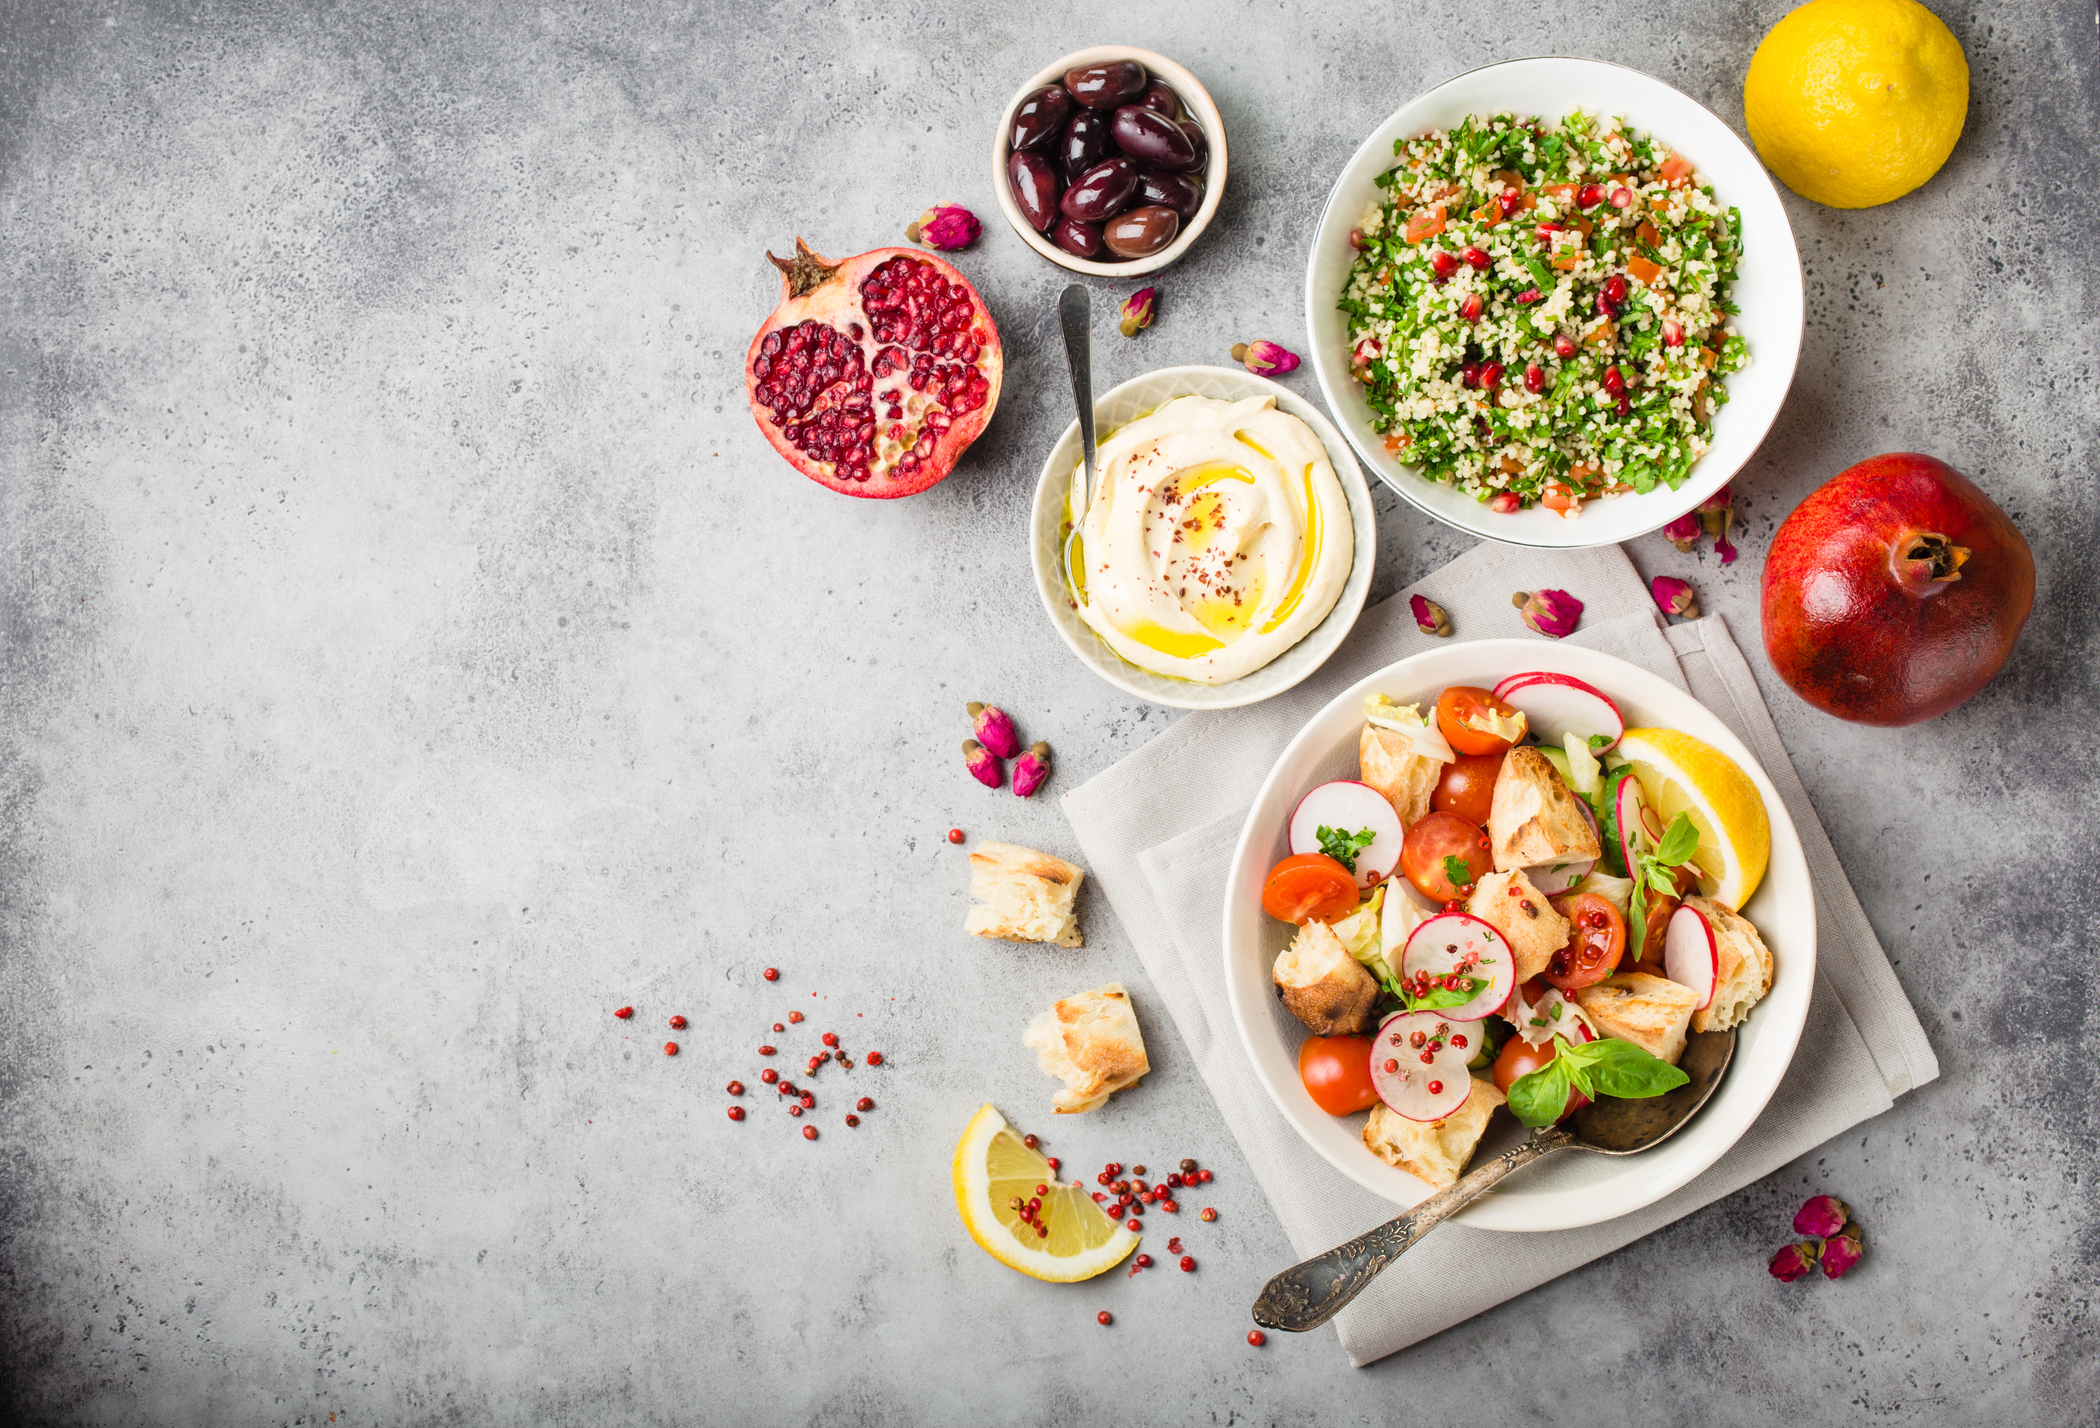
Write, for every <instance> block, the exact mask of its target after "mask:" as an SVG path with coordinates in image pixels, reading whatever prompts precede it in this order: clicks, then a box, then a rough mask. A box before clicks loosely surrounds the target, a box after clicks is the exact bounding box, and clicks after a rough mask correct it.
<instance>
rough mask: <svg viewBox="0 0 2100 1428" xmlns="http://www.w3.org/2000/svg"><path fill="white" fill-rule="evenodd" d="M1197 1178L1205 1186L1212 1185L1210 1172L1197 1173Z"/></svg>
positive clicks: (1201, 1171) (1200, 1171)
mask: <svg viewBox="0 0 2100 1428" xmlns="http://www.w3.org/2000/svg"><path fill="white" fill-rule="evenodd" d="M1196 1178H1197V1179H1198V1180H1200V1181H1202V1182H1203V1183H1204V1184H1205V1185H1208V1184H1210V1172H1209V1171H1208V1170H1199V1171H1197V1172H1196Z"/></svg>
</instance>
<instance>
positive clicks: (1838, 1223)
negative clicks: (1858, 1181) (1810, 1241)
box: [1794, 1195, 1852, 1240]
mask: <svg viewBox="0 0 2100 1428" xmlns="http://www.w3.org/2000/svg"><path fill="white" fill-rule="evenodd" d="M1851 1218H1852V1212H1851V1211H1850V1210H1848V1209H1846V1208H1845V1202H1844V1201H1843V1200H1840V1199H1838V1198H1837V1197H1836V1196H1835V1195H1818V1196H1816V1197H1814V1198H1813V1199H1811V1200H1810V1201H1809V1202H1808V1203H1807V1204H1806V1205H1803V1206H1802V1207H1801V1208H1800V1209H1798V1210H1796V1211H1795V1212H1794V1233H1795V1234H1797V1235H1813V1236H1814V1237H1815V1238H1817V1239H1819V1240H1826V1239H1829V1238H1830V1237H1831V1236H1832V1235H1834V1234H1837V1233H1838V1232H1839V1231H1841V1230H1843V1229H1844V1228H1845V1221H1847V1220H1849V1219H1851Z"/></svg>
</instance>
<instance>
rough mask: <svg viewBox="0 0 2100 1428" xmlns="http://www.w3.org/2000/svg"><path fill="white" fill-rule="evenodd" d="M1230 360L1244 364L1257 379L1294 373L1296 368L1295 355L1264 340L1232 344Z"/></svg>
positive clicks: (1276, 344)
mask: <svg viewBox="0 0 2100 1428" xmlns="http://www.w3.org/2000/svg"><path fill="white" fill-rule="evenodd" d="M1232 360H1233V361H1235V362H1239V363H1242V364H1244V365H1245V366H1246V368H1247V370H1248V371H1250V372H1252V373H1253V374H1254V375H1255V376H1257V377H1273V376H1275V375H1276V374H1277V373H1279V372H1292V371H1296V370H1297V367H1298V354H1297V353H1295V352H1293V351H1291V349H1290V348H1288V347H1284V346H1281V345H1279V344H1278V343H1274V342H1270V341H1268V340H1266V339H1264V340H1262V341H1259V342H1235V343H1233V344H1232Z"/></svg>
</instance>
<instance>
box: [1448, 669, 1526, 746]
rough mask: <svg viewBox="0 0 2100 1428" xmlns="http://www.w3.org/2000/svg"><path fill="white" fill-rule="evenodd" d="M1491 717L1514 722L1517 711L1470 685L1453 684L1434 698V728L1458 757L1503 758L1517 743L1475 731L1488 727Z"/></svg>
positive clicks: (1497, 735)
mask: <svg viewBox="0 0 2100 1428" xmlns="http://www.w3.org/2000/svg"><path fill="white" fill-rule="evenodd" d="M1490 713H1494V714H1499V715H1501V716H1502V717H1503V718H1505V719H1513V718H1515V717H1516V713H1517V711H1516V710H1514V709H1512V708H1510V707H1509V706H1508V705H1507V704H1504V703H1503V702H1502V701H1501V700H1499V699H1497V698H1496V697H1495V696H1494V695H1493V694H1491V693H1489V692H1488V691H1487V690H1485V689H1482V688H1480V687H1479V686H1477V685H1472V684H1454V685H1452V686H1451V687H1450V688H1449V689H1447V690H1445V691H1444V692H1443V693H1442V694H1439V695H1438V696H1437V697H1436V726H1437V728H1439V729H1441V730H1443V731H1444V737H1445V738H1446V739H1448V740H1450V742H1451V747H1452V748H1453V749H1455V750H1457V751H1458V752H1459V753H1461V754H1506V753H1508V752H1509V748H1510V745H1512V744H1514V743H1516V739H1505V738H1503V737H1502V736H1501V735H1500V734H1494V733H1490V732H1489V731H1488V730H1486V729H1484V728H1475V727H1474V725H1475V724H1485V723H1487V722H1488V715H1489V714H1490ZM1519 737H1522V736H1521V735H1519Z"/></svg>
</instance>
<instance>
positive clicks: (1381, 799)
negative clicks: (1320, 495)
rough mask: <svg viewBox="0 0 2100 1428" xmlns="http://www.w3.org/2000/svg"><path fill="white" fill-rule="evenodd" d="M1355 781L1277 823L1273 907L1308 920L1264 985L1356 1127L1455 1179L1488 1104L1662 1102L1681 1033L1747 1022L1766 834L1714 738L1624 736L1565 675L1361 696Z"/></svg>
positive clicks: (1326, 1101)
mask: <svg viewBox="0 0 2100 1428" xmlns="http://www.w3.org/2000/svg"><path fill="white" fill-rule="evenodd" d="M1358 762H1359V765H1360V774H1361V777H1360V779H1357V780H1338V781H1336V782H1332V783H1324V784H1321V785H1320V786H1318V787H1317V788H1314V789H1312V790H1311V791H1310V792H1308V793H1307V794H1306V795H1305V796H1304V797H1303V798H1302V799H1301V800H1300V801H1299V803H1298V806H1297V808H1296V810H1295V811H1294V812H1293V813H1292V815H1291V820H1290V827H1289V839H1290V848H1291V852H1290V856H1288V857H1286V858H1284V859H1283V860H1282V861H1281V862H1279V863H1278V864H1276V866H1275V867H1274V868H1272V869H1271V870H1270V872H1269V875H1268V878H1267V881H1266V882H1265V884H1264V886H1263V889H1262V906H1263V909H1264V910H1265V911H1266V912H1267V913H1268V914H1269V915H1270V916H1272V917H1276V918H1279V919H1281V920H1282V921H1284V922H1288V923H1291V924H1293V925H1295V926H1296V927H1298V928H1299V929H1300V930H1299V932H1298V934H1297V935H1296V937H1295V938H1294V939H1293V940H1292V941H1291V943H1290V944H1289V946H1287V947H1286V948H1285V949H1284V950H1283V952H1282V953H1281V954H1279V955H1278V957H1277V959H1276V964H1275V969H1274V978H1275V983H1276V990H1277V994H1278V996H1279V997H1280V998H1281V999H1282V1001H1283V1004H1284V1006H1285V1007H1286V1008H1288V1009H1289V1010H1290V1012H1291V1013H1292V1014H1293V1015H1295V1016H1296V1017H1297V1018H1298V1020H1299V1021H1301V1022H1303V1023H1304V1025H1305V1028H1306V1030H1307V1031H1309V1032H1311V1033H1312V1035H1311V1036H1310V1037H1308V1038H1307V1040H1306V1041H1305V1042H1304V1044H1303V1046H1302V1047H1301V1048H1300V1050H1299V1055H1298V1071H1299V1076H1300V1078H1301V1080H1302V1081H1303V1082H1304V1085H1305V1089H1306V1090H1307V1092H1309V1093H1310V1094H1311V1096H1312V1098H1313V1100H1314V1102H1315V1103H1316V1104H1318V1105H1319V1107H1320V1108H1321V1109H1322V1110H1324V1111H1327V1112H1328V1113H1329V1114H1331V1115H1337V1116H1343V1115H1351V1114H1354V1113H1356V1112H1359V1111H1365V1110H1368V1111H1369V1112H1370V1113H1371V1114H1370V1117H1369V1118H1368V1120H1366V1122H1365V1123H1364V1127H1363V1138H1364V1144H1365V1145H1366V1146H1368V1147H1369V1148H1370V1149H1371V1150H1372V1151H1373V1152H1374V1153H1376V1154H1377V1155H1379V1156H1380V1157H1381V1158H1383V1159H1384V1160H1386V1161H1387V1162H1388V1163H1390V1164H1392V1165H1395V1166H1398V1167H1399V1168H1401V1169H1403V1170H1406V1171H1408V1172H1410V1173H1411V1174H1413V1175H1416V1176H1418V1177H1420V1178H1421V1179H1422V1180H1424V1181H1426V1182H1427V1183H1428V1184H1430V1185H1431V1186H1433V1187H1436V1188H1438V1189H1441V1188H1444V1187H1446V1186H1449V1185H1451V1184H1453V1183H1455V1182H1456V1181H1457V1180H1458V1178H1459V1176H1460V1175H1461V1174H1462V1173H1464V1170H1465V1167H1466V1162H1467V1161H1468V1160H1469V1159H1470V1158H1471V1156H1472V1154H1473V1151H1474V1149H1475V1147H1477V1146H1478V1145H1479V1143H1480V1141H1481V1138H1482V1136H1483V1135H1484V1134H1485V1133H1486V1131H1487V1128H1488V1125H1489V1122H1490V1121H1491V1120H1492V1118H1493V1116H1494V1113H1495V1110H1496V1108H1498V1107H1500V1106H1503V1105H1505V1104H1506V1105H1507V1106H1508V1107H1509V1110H1510V1112H1511V1114H1512V1115H1514V1116H1515V1117H1516V1119H1517V1120H1518V1121H1520V1122H1521V1123H1523V1124H1524V1125H1526V1126H1531V1127H1539V1126H1549V1125H1553V1124H1555V1123H1556V1122H1558V1121H1561V1120H1564V1119H1566V1118H1567V1117H1569V1116H1571V1115H1573V1114H1575V1112H1577V1111H1579V1110H1581V1109H1582V1108H1583V1107H1584V1106H1586V1105H1588V1104H1589V1103H1590V1101H1591V1100H1592V1099H1593V1098H1595V1097H1599V1096H1617V1097H1627V1098H1638V1097H1648V1096H1659V1095H1661V1094H1663V1093H1664V1092H1666V1091H1669V1090H1671V1089H1672V1088H1674V1087H1677V1086H1680V1085H1683V1084H1685V1082H1686V1080H1687V1079H1688V1078H1687V1077H1686V1075H1685V1073H1684V1072H1683V1071H1680V1070H1679V1069H1678V1068H1677V1064H1676V1063H1677V1061H1678V1059H1679V1058H1680V1057H1681V1056H1682V1055H1683V1053H1684V1048H1685V1042H1686V1038H1687V1037H1688V1036H1689V1035H1690V1034H1691V1033H1693V1032H1701V1031H1709V1030H1725V1029H1727V1028H1729V1027H1733V1026H1735V1025H1737V1024H1738V1023H1740V1022H1741V1021H1742V1020H1743V1019H1744V1018H1745V1017H1746V1016H1748V1015H1749V1013H1750V1010H1751V1008H1752V1007H1754V1006H1755V1005H1756V1004H1757V1003H1758V1002H1759V1001H1760V1000H1761V999H1762V998H1763V997H1764V996H1765V994H1766V993H1767V992H1769V991H1770V990H1771V988H1772V972H1773V966H1772V953H1771V950H1770V949H1769V948H1767V947H1766V946H1765V943H1764V940H1763V938H1762V937H1760V936H1759V935H1758V931H1757V929H1756V928H1755V927H1753V926H1752V925H1751V924H1750V922H1749V920H1748V919H1747V918H1745V917H1744V916H1743V915H1742V913H1741V912H1740V910H1739V909H1740V907H1741V905H1742V904H1743V903H1745V902H1747V901H1748V900H1749V897H1750V894H1751V893H1752V892H1753V891H1755V889H1756V886H1757V883H1758V881H1759V880H1760V879H1761V878H1762V877H1763V876H1764V870H1765V863H1766V860H1767V858H1768V857H1769V854H1770V847H1771V832H1770V824H1769V823H1768V822H1767V821H1766V816H1765V811H1764V803H1763V800H1762V798H1761V797H1760V796H1759V794H1758V792H1757V788H1756V786H1755V785H1754V784H1752V783H1751V781H1750V779H1749V777H1748V776H1747V775H1745V774H1744V773H1743V771H1742V769H1741V768H1739V767H1738V766H1737V765H1736V764H1735V763H1734V762H1733V761H1732V760H1730V759H1729V758H1728V757H1727V756H1726V755H1724V754H1722V753H1721V752H1720V751H1719V750H1717V749H1714V748H1713V747H1712V746H1710V745H1708V744H1706V743H1704V742H1703V741H1701V740H1698V739H1695V738H1693V737H1691V736H1690V735H1688V734H1685V733H1682V732H1680V731H1678V730H1674V729H1628V728H1627V727H1626V724H1625V720H1624V718H1623V717H1622V716H1621V714H1620V711H1619V708H1618V706H1617V705H1616V704H1615V703H1613V702H1612V700H1611V699H1610V698H1609V697H1608V696H1607V695H1605V694H1604V693H1603V692H1602V691H1600V690H1598V689H1596V688H1594V687H1593V686H1591V685H1589V684H1587V683H1584V682H1583V681H1582V680H1579V679H1576V678H1573V677H1571V676H1569V675H1564V674H1558V673H1551V672H1546V671H1534V672H1528V673H1522V674H1515V675H1512V676H1510V677H1509V678H1508V679H1505V680H1503V681H1502V682H1501V683H1500V684H1498V685H1496V686H1495V687H1494V688H1493V689H1485V688H1479V687H1474V686H1453V687H1451V688H1449V689H1445V690H1444V691H1442V693H1441V694H1439V695H1438V697H1437V700H1436V702H1435V705H1434V706H1433V707H1432V708H1431V709H1430V711H1429V712H1428V713H1427V714H1424V713H1423V712H1421V708H1420V706H1419V705H1415V704H1409V705H1400V704H1396V703H1394V702H1393V701H1392V700H1391V699H1389V698H1387V697H1386V696H1384V695H1372V696H1370V697H1369V698H1367V699H1366V700H1365V704H1364V726H1363V732H1362V735H1361V737H1360V739H1359V741H1358Z"/></svg>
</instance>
